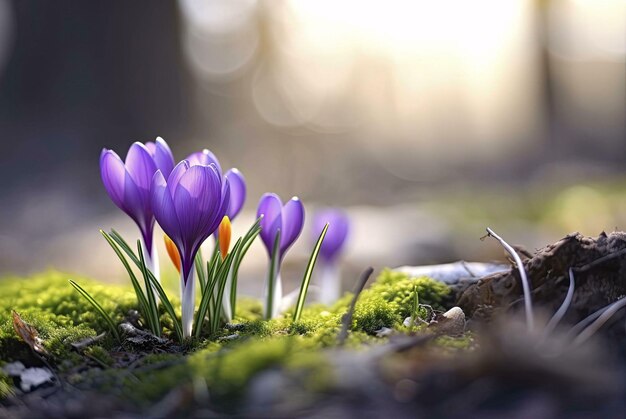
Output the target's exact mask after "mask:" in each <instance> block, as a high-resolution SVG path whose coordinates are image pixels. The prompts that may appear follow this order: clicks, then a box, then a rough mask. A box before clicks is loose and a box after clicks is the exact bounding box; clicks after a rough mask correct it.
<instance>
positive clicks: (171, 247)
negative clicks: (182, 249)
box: [163, 234, 180, 273]
mask: <svg viewBox="0 0 626 419" xmlns="http://www.w3.org/2000/svg"><path fill="white" fill-rule="evenodd" d="M163 240H165V249H167V254H168V255H170V259H171V260H172V263H173V264H174V266H175V267H176V270H177V271H178V273H180V254H179V253H178V249H177V248H176V245H175V244H174V242H173V241H172V239H170V238H169V237H168V235H167V234H165V235H163Z"/></svg>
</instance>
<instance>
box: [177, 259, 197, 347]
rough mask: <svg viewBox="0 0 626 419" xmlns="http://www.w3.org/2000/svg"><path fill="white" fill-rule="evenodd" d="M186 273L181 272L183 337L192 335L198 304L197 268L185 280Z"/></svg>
mask: <svg viewBox="0 0 626 419" xmlns="http://www.w3.org/2000/svg"><path fill="white" fill-rule="evenodd" d="M183 275H184V273H182V272H181V274H180V301H181V311H182V323H183V337H184V338H188V337H191V331H192V328H193V312H194V309H195V305H196V270H195V269H191V270H190V272H189V275H188V276H187V281H186V282H185V278H184V276H183Z"/></svg>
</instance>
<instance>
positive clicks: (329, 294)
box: [312, 208, 350, 305]
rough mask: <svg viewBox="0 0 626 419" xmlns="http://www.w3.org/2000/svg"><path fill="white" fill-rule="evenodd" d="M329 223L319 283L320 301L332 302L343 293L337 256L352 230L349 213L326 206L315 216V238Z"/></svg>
mask: <svg viewBox="0 0 626 419" xmlns="http://www.w3.org/2000/svg"><path fill="white" fill-rule="evenodd" d="M327 223H328V231H327V232H326V237H324V241H323V242H322V247H321V248H320V262H321V266H320V270H319V271H318V272H319V274H318V283H319V286H320V302H322V303H323V304H328V305H329V304H332V303H334V302H335V301H337V300H338V299H339V297H340V295H341V277H340V275H339V268H338V266H337V258H338V257H339V255H340V254H341V251H342V250H343V248H344V246H345V244H346V239H347V238H348V234H349V230H350V219H349V218H348V215H347V214H346V213H345V212H344V211H342V210H340V209H336V208H326V209H323V210H320V211H318V212H317V213H315V215H314V216H313V225H312V231H313V239H314V240H317V238H318V237H319V235H320V233H321V232H322V230H323V229H324V226H325V225H326V224H327Z"/></svg>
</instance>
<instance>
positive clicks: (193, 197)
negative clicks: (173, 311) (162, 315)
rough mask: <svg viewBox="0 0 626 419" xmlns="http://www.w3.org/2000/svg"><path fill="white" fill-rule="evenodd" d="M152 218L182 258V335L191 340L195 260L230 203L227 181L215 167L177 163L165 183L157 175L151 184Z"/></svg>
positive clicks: (213, 165)
mask: <svg viewBox="0 0 626 419" xmlns="http://www.w3.org/2000/svg"><path fill="white" fill-rule="evenodd" d="M151 198H152V199H151V204H152V207H153V208H154V216H155V217H156V220H157V221H158V223H159V225H160V226H161V228H162V229H163V231H165V234H167V235H168V236H169V237H170V238H171V239H172V241H173V242H174V244H175V245H176V248H177V249H178V253H179V254H180V257H181V271H180V273H181V284H180V287H181V301H182V323H183V335H184V336H185V337H189V336H191V328H192V322H193V311H194V303H195V269H194V259H195V257H196V253H197V252H198V249H200V245H201V244H202V243H203V242H204V241H205V240H206V239H207V237H209V236H210V235H211V234H212V233H213V232H214V231H215V230H216V229H217V227H218V226H219V224H220V222H221V221H222V218H223V217H224V215H226V210H227V209H228V205H229V203H230V188H229V184H228V180H222V176H221V175H220V173H219V171H218V169H217V167H216V165H215V164H214V163H213V162H211V163H210V164H208V165H204V164H197V165H195V166H191V165H190V164H189V162H188V161H187V160H183V161H182V162H180V163H179V164H178V165H176V167H175V168H174V170H172V173H171V174H170V175H169V177H168V178H167V180H165V176H164V175H163V173H161V171H157V172H156V174H155V175H154V178H153V181H152V189H151Z"/></svg>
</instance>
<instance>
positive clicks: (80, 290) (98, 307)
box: [69, 279, 122, 343]
mask: <svg viewBox="0 0 626 419" xmlns="http://www.w3.org/2000/svg"><path fill="white" fill-rule="evenodd" d="M69 281H70V285H71V286H72V287H74V289H75V290H76V291H78V293H79V294H80V295H82V296H83V297H84V298H85V300H87V301H88V302H89V304H91V305H92V306H93V308H95V309H96V311H97V312H98V313H99V314H100V316H102V318H103V319H104V320H105V321H106V322H107V324H108V325H109V329H111V333H112V334H113V336H115V339H117V341H118V342H119V343H122V339H121V338H120V333H119V332H118V331H117V326H115V323H114V322H113V319H111V317H110V316H109V315H108V314H107V313H106V312H105V311H104V309H103V308H102V306H101V305H100V304H98V302H97V301H96V300H95V299H94V298H93V297H92V296H91V295H90V294H89V293H88V292H87V291H85V290H84V289H83V288H82V287H81V286H80V285H78V284H77V283H76V282H74V281H73V280H71V279H70V280H69Z"/></svg>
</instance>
